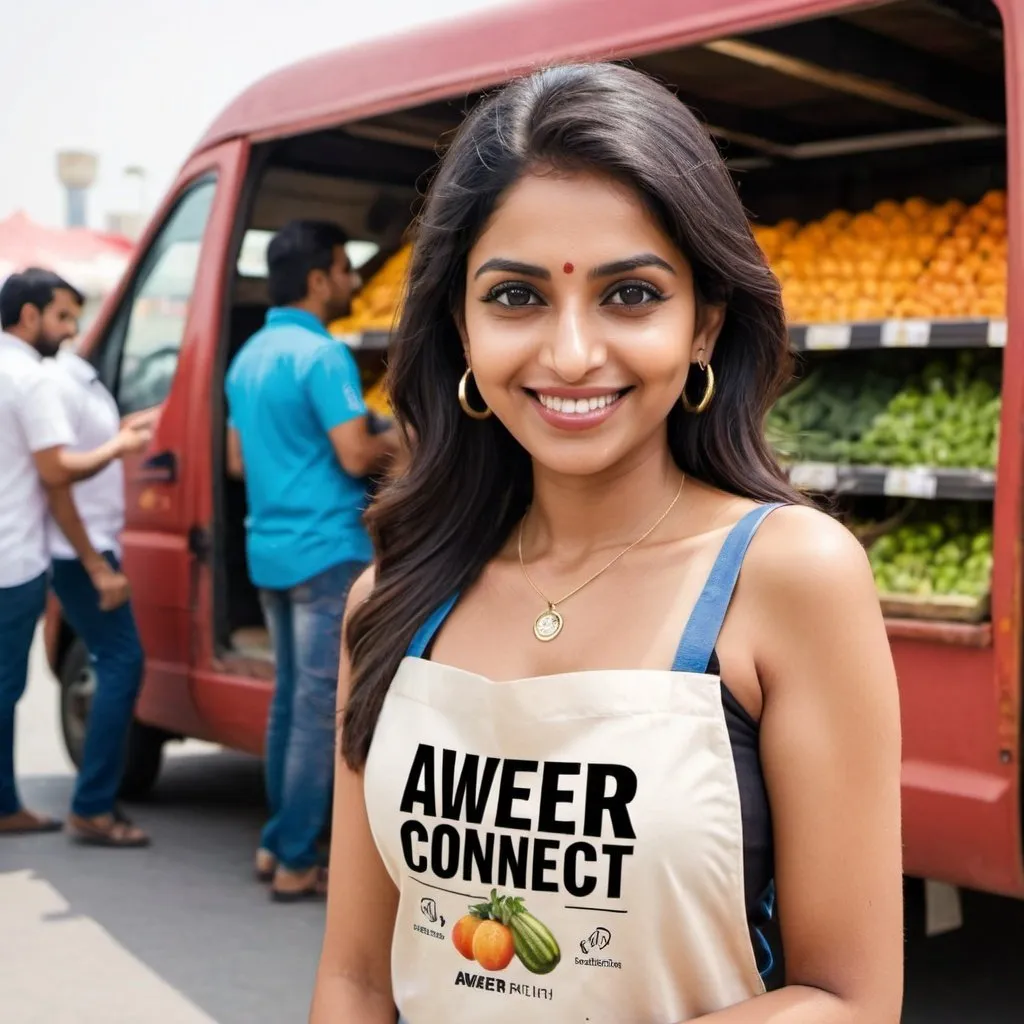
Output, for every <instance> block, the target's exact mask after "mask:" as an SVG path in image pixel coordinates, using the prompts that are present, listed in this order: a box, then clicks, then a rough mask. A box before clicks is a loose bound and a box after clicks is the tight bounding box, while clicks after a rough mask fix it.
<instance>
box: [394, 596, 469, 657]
mask: <svg viewBox="0 0 1024 1024" xmlns="http://www.w3.org/2000/svg"><path fill="white" fill-rule="evenodd" d="M458 599H459V595H458V594H457V593H456V594H452V596H451V597H449V598H448V600H447V601H445V602H444V604H442V605H439V606H438V607H437V608H435V609H434V611H432V612H431V613H430V618H428V619H427V621H426V622H424V623H423V625H422V626H420V628H419V629H417V630H416V633H415V634H414V635H413V638H412V642H411V643H410V644H409V648H408V650H407V651H406V652H405V655H406V657H407V658H422V657H423V655H424V654H425V653H426V651H427V648H428V647H430V642H431V641H432V640H433V639H434V636H435V635H436V634H437V631H438V630H439V629H440V628H441V626H442V624H443V623H444V620H445V619H447V618H448V613H449V612H450V611H451V610H452V609H453V608H454V607H455V602H456V601H458Z"/></svg>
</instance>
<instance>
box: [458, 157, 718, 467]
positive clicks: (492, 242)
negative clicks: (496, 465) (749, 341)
mask: <svg viewBox="0 0 1024 1024" xmlns="http://www.w3.org/2000/svg"><path fill="white" fill-rule="evenodd" d="M466 275H467V277H466V308H465V328H464V340H465V344H466V358H467V362H468V363H469V365H470V366H471V367H472V369H473V378H474V381H475V382H476V386H477V388H478V389H479V391H480V394H481V396H482V398H483V399H484V401H486V403H487V404H488V405H489V406H490V407H491V409H492V410H493V412H494V414H495V416H497V417H498V419H500V420H501V422H502V423H503V424H504V425H505V427H507V428H508V430H509V432H510V433H511V434H512V435H513V436H514V437H515V438H516V440H517V441H518V442H519V443H520V444H521V445H522V446H523V447H524V448H525V449H526V450H527V451H528V452H529V453H530V455H531V456H532V457H533V458H534V459H535V460H536V461H537V462H538V463H539V464H541V465H542V466H544V467H546V468H548V469H550V470H551V471H553V472H557V473H565V474H572V475H578V476H583V475H590V474H594V473H599V472H601V471H603V470H607V469H610V468H612V467H614V466H616V465H618V464H619V463H621V462H623V461H624V460H627V459H629V458H630V457H631V456H634V455H637V454H639V453H640V452H641V451H643V450H644V449H647V448H650V447H651V446H664V445H665V444H666V443H667V441H666V434H665V419H666V417H667V416H668V414H669V411H670V410H671V408H672V406H673V404H674V403H675V402H677V401H678V400H679V396H680V393H681V392H682V389H683V383H684V381H685V380H686V375H687V372H688V371H689V368H690V365H691V362H693V361H696V360H697V359H701V360H703V361H707V360H709V359H710V358H711V350H712V347H713V345H714V339H715V337H716V336H717V334H718V331H719V329H720V327H721V323H722V320H723V318H724V311H723V310H721V309H717V308H713V307H712V308H708V307H705V308H703V309H702V311H701V317H700V323H697V317H698V311H697V305H696V301H695V296H694V287H693V275H692V273H691V271H690V266H689V264H688V262H687V260H686V258H685V257H684V256H683V254H682V253H681V252H680V251H679V250H678V249H677V248H676V247H675V245H674V244H673V243H672V241H671V240H670V239H669V238H668V237H667V236H666V235H665V234H664V232H663V231H662V230H661V228H660V227H659V226H658V224H657V222H656V221H655V220H654V218H653V217H652V216H651V215H650V214H649V213H648V211H647V209H646V208H645V206H644V205H643V203H642V202H641V201H640V199H639V197H638V196H637V195H636V194H635V193H634V192H633V191H632V190H631V189H629V188H627V187H626V186H624V185H621V184H619V183H617V182H615V181H613V180H611V179H609V178H605V177H601V176H597V175H591V174H566V175H554V174H548V175H543V176H529V177H526V178H523V179H522V180H520V181H519V182H518V183H517V184H516V185H515V186H513V187H512V188H511V189H510V190H509V191H508V192H507V193H506V195H505V196H504V198H503V200H502V202H501V203H500V205H499V206H498V208H497V209H496V211H495V213H494V215H493V216H492V217H491V219H490V221H489V223H488V224H487V227H486V229H485V230H484V232H483V234H482V235H481V236H480V238H479V239H478V240H477V243H476V245H474V247H473V249H472V250H471V252H470V254H469V259H468V261H467V270H466Z"/></svg>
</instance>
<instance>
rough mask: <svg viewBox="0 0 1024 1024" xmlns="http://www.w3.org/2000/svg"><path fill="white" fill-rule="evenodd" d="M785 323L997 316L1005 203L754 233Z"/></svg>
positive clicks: (896, 212) (868, 215)
mask: <svg viewBox="0 0 1024 1024" xmlns="http://www.w3.org/2000/svg"><path fill="white" fill-rule="evenodd" d="M754 235H755V237H756V238H757V241H758V243H759V244H760V246H761V248H762V250H763V251H764V253H765V256H766V257H767V259H768V262H769V263H770V264H771V267H772V269H773V270H774V271H775V273H776V275H777V276H778V278H779V280H780V282H781V284H782V295H783V302H784V304H785V308H786V316H787V318H788V319H789V321H790V322H791V323H837V322H839V323H841V322H848V321H865V320H884V319H889V318H903V317H922V318H927V319H934V318H939V317H969V316H979V317H1002V316H1005V309H1006V194H1005V192H989V193H988V194H986V195H985V197H984V198H983V199H982V200H981V201H980V202H978V203H977V204H976V205H974V206H972V207H969V208H968V207H967V206H965V205H964V204H963V203H961V202H960V201H959V200H955V199H954V200H950V201H949V202H946V203H943V204H942V205H937V204H934V203H930V202H928V201H927V200H925V199H920V198H912V199H908V200H906V201H905V202H903V203H897V202H895V201H893V200H884V201H882V202H880V203H877V204H876V205H875V207H874V208H873V209H871V210H870V211H866V212H862V213H857V214H852V213H848V212H847V211H845V210H835V211H833V212H832V213H830V214H829V215H828V216H827V217H824V218H823V219H821V220H818V221H812V222H811V223H808V224H806V225H803V226H800V225H799V224H797V223H796V222H795V221H792V220H788V221H782V222H781V223H779V224H776V225H775V226H773V227H759V226H758V227H755V228H754Z"/></svg>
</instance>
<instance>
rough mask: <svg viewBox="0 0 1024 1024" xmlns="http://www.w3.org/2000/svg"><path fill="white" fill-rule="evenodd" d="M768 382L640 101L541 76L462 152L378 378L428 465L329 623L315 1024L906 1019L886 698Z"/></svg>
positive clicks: (696, 154)
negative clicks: (333, 630) (327, 818)
mask: <svg viewBox="0 0 1024 1024" xmlns="http://www.w3.org/2000/svg"><path fill="white" fill-rule="evenodd" d="M559 271H561V273H559ZM577 271H578V273H577ZM789 370H790V367H789V354H788V343H787V338H786V332H785V327H784V321H783V315H782V307H781V303H780V295H779V285H778V282H777V281H776V279H775V278H774V276H773V275H772V274H771V272H770V271H769V269H768V268H767V266H766V264H765V261H764V258H763V256H762V255H761V252H760V250H759V249H758V247H757V245H756V244H755V242H754V239H753V237H752V236H751V232H750V229H749V227H748V226H747V221H746V217H745V215H744V211H743V208H742V205H741V204H740V201H739V199H738V197H737V194H736V191H735V188H734V186H733V184H732V182H731V180H730V178H729V175H728V173H727V171H726V169H725V167H724V165H723V164H722V161H721V159H720V158H719V155H718V153H717V151H716V149H715V146H714V144H713V143H712V142H711V140H710V138H709V136H708V134H707V132H706V130H705V129H704V128H703V127H702V126H701V125H700V124H699V123H698V122H697V120H696V119H695V118H694V117H693V115H692V114H691V113H690V112H689V111H688V110H687V109H686V108H685V107H684V106H682V105H681V104H680V103H679V102H677V100H676V99H675V98H674V97H673V96H671V95H670V94H669V93H668V92H667V91H666V90H664V89H663V88H662V87H661V86H659V85H657V84H656V83H654V82H653V81H652V80H650V79H648V78H646V77H645V76H643V75H642V74H640V73H638V72H636V71H633V70H630V69H627V68H624V67H618V66H613V65H607V64H595V65H579V66H572V67H559V68H553V69H550V70H547V71H543V72H539V73H537V74H535V75H533V76H531V77H528V78H525V79H522V80H521V81H518V82H515V83H513V84H512V85H510V86H508V87H507V88H506V89H505V90H504V91H503V92H500V93H498V94H496V95H495V96H493V97H491V98H490V99H488V100H486V101H485V102H484V103H483V104H482V105H481V106H480V107H479V108H478V109H477V110H476V111H474V113H473V114H471V115H470V117H469V118H468V119H467V121H466V123H465V124H464V125H463V127H462V129H461V130H460V132H459V133H458V135H457V137H456V138H455V140H454V142H453V143H452V146H451V148H450V149H449V151H448V152H447V154H446V155H445V158H444V160H443V162H442V165H441V167H440V170H439V171H438V174H437V176H436V178H435V180H434V183H433V186H432V188H431V190H430V193H429V195H428V197H427V202H426V204H425V207H424V210H423V212H422V215H421V218H420V222H419V225H418V234H417V241H416V244H415V250H414V252H413V256H412V261H411V269H410V278H409V285H408V293H407V296H406V299H405V302H404V306H403V313H402V319H401V323H400V325H399V328H398V334H397V340H396V343H395V346H394V353H393V356H392V361H391V370H390V373H391V396H392V402H393V405H394V408H395V410H396V414H397V416H398V419H399V420H400V422H401V423H402V424H403V425H404V426H405V427H406V428H408V429H410V430H411V431H412V432H413V433H414V435H415V437H416V439H417V440H416V446H415V451H414V454H413V457H412V463H411V466H410V469H409V471H408V473H407V474H406V475H405V476H404V477H403V478H401V479H399V480H397V481H395V482H394V483H393V484H391V485H390V486H389V488H388V489H387V490H385V491H384V493H383V494H382V496H381V497H380V499H379V500H378V502H377V503H376V505H375V506H374V507H373V509H372V510H371V512H370V514H369V519H370V525H371V529H372V531H373V534H374V539H375V543H376V562H375V569H374V571H373V573H371V574H369V575H368V576H367V577H365V578H364V579H363V580H361V581H360V583H359V584H358V585H357V586H356V587H355V588H354V590H353V594H352V597H351V598H350V602H349V617H348V626H347V634H346V635H347V660H346V661H345V663H344V664H343V666H342V671H341V678H340V682H339V706H340V707H342V708H343V710H344V717H343V730H342V736H341V753H342V755H343V759H344V763H343V764H342V765H341V766H340V770H339V777H338V782H337V786H336V805H335V822H336V827H335V829H334V838H333V842H334V848H333V853H332V863H333V864H335V865H338V866H339V868H338V869H336V870H335V871H334V872H333V873H332V876H331V893H330V897H329V906H328V922H327V931H326V937H325V941H324V951H323V957H322V961H321V966H320V972H319V975H318V981H317V990H316V995H315V998H314V1007H313V1014H312V1021H313V1022H314V1024H328V1022H333V1021H336V1020H356V1019H358V1020H360V1021H363V1022H374V1024H377V1022H380V1024H383V1022H384V1021H388V1022H392V1021H393V1020H394V1012H395V1007H397V1009H398V1011H399V1012H400V1014H401V1016H402V1018H403V1020H405V1021H407V1022H408V1024H426V1022H430V1021H435V1020H444V1021H451V1022H454V1024H458V1022H462V1021H469V1020H474V1019H477V1017H478V1016H479V1014H480V1010H481V1008H482V1003H481V1002H480V1000H482V999H483V1000H487V1001H488V1002H487V1015H488V1020H489V1021H492V1022H494V1024H502V1022H506V1021H508V1022H511V1021H518V1020H520V1019H521V1017H522V1010H523V1006H522V1002H521V999H523V998H528V999H530V1014H531V1019H536V1020H538V1021H542V1022H551V1024H554V1022H556V1021H557V1022H563V1021H566V1020H584V1019H589V1020H614V1021H637V1022H641V1024H674V1022H681V1021H689V1020H693V1019H696V1018H706V1019H707V1020H708V1021H709V1024H710V1022H712V1021H713V1022H715V1024H767V1022H768V1021H771V1022H772V1024H839V1022H842V1024H869V1022H870V1024H894V1022H895V1021H896V1020H897V1019H898V1016H899V1006H900V990H901V977H902V975H901V968H900V955H901V941H902V915H901V900H900V894H901V871H900V869H901V863H900V854H901V849H900V835H899V772H900V764H899V722H898V710H897V700H896V687H895V680H894V678H893V670H892V664H891V660H890V656H889V652H888V646H887V642H886V637H885V632H884V628H883V624H882V618H881V614H880V611H879V607H878V601H877V598H876V596H875V592H874V586H873V581H872V577H871V573H870V570H869V567H868V565H867V561H866V558H865V556H864V554H863V552H862V550H861V548H860V546H859V545H858V543H857V542H856V541H855V540H854V538H852V537H851V536H850V535H849V534H847V533H846V532H845V531H844V530H843V529H842V528H841V527H839V526H838V525H837V524H836V523H835V522H833V521H832V520H831V519H829V518H828V517H826V516H824V515H823V514H821V513H819V512H817V511H816V510H814V509H811V508H808V507H806V506H805V503H804V502H803V501H802V499H800V498H799V497H798V496H797V495H796V494H795V493H794V492H793V491H792V490H791V489H790V488H789V486H788V484H787V483H786V481H785V478H784V476H783V474H782V473H781V472H780V470H779V467H778V466H777V465H776V463H775V462H774V460H773V458H772V456H771V454H770V451H769V448H768V446H767V444H766V442H765V439H764V433H763V420H764V416H765V413H766V410H767V409H768V407H769V406H770V404H771V402H772V401H773V399H774V397H775V395H776V393H777V391H778V389H779V386H780V385H781V384H782V383H783V382H784V381H785V380H786V378H787V375H788V373H789ZM783 506H786V507H783ZM741 567H742V578H741V575H740V570H741ZM851 850H856V851H857V855H856V857H851V855H850V851H851ZM776 891H777V892H778V899H779V903H780V906H781V908H782V918H781V920H782V938H783V945H784V947H785V952H786V971H787V975H786V979H785V984H784V985H782V986H781V987H780V988H779V989H778V990H777V991H773V992H771V993H767V994H766V992H765V984H764V982H763V980H762V977H763V975H765V974H766V973H767V971H768V970H769V968H770V961H771V950H770V949H768V947H767V944H766V943H765V941H764V939H763V937H762V934H761V929H762V927H763V925H764V923H765V921H766V918H767V917H769V916H770V915H771V912H772V908H773V906H774V902H775V894H776ZM425 899H429V900H430V901H431V905H435V904H436V907H437V911H438V915H439V916H438V918H437V922H436V923H435V922H433V921H432V922H431V925H432V926H431V928H429V929H426V928H424V927H423V924H422V922H421V921H420V917H421V916H422V914H423V913H424V912H423V910H422V907H423V902H424V900H425ZM467 908H468V910H469V913H468V915H467V913H466V911H467ZM485 921H486V922H487V926H486V928H485V927H484V926H483V925H482V924H481V922H485ZM445 922H448V924H447V925H446V924H445ZM446 927H447V928H448V929H449V931H448V932H446V931H445V928H446ZM596 935H600V937H601V940H600V948H601V949H604V948H605V947H607V946H609V944H610V943H614V944H615V949H614V950H611V951H610V955H609V956H608V957H607V958H603V957H594V956H592V955H591V952H592V950H593V948H594V943H593V942H590V944H589V945H588V941H589V939H588V937H590V936H596ZM446 936H448V937H447V938H446ZM480 936H484V937H485V938H486V939H487V942H486V943H485V942H484V941H483V939H480V941H479V943H478V941H477V940H478V937H480ZM449 938H450V940H451V941H448V939H449ZM439 940H440V941H439ZM595 941H596V940H595ZM565 944H569V946H572V947H576V946H579V947H580V950H581V951H582V952H583V954H584V955H583V956H582V957H581V956H578V955H576V956H572V957H569V956H564V957H563V956H562V950H563V948H564V949H566V950H568V946H566V945H565ZM478 945H479V946H480V948H479V950H478V949H477V946H478ZM496 946H497V947H500V949H501V950H502V951H503V955H502V956H501V957H495V956H494V955H493V951H494V948H496ZM513 950H514V956H513ZM505 954H507V955H505ZM611 954H614V955H611ZM467 959H469V960H475V962H476V970H475V971H474V970H473V969H470V968H467V966H466V963H465V961H466V960H467ZM487 971H501V972H502V973H503V976H504V978H505V979H507V991H506V981H504V980H502V981H498V982H496V984H495V985H491V984H490V980H492V979H489V978H488V977H487V976H486V974H484V973H481V972H487ZM536 974H544V975H545V978H544V981H543V983H542V984H536V979H535V978H533V975H536ZM488 993H490V994H488ZM509 995H516V996H518V997H519V998H517V999H509V998H504V997H507V996H509Z"/></svg>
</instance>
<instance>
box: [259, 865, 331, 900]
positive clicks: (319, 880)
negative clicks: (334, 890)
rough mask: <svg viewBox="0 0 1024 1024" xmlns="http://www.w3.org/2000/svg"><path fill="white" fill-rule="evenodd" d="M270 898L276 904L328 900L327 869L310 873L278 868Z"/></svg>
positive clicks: (311, 869) (314, 870) (314, 869)
mask: <svg viewBox="0 0 1024 1024" xmlns="http://www.w3.org/2000/svg"><path fill="white" fill-rule="evenodd" d="M282 882H284V885H282ZM270 898H271V899H272V900H273V901H274V902H275V903H299V902H301V901H303V900H323V899H326V898H327V868H320V867H317V868H310V869H309V870H308V871H289V870H288V869H287V868H278V869H277V872H276V873H275V875H274V884H273V885H272V886H271V887H270Z"/></svg>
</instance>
